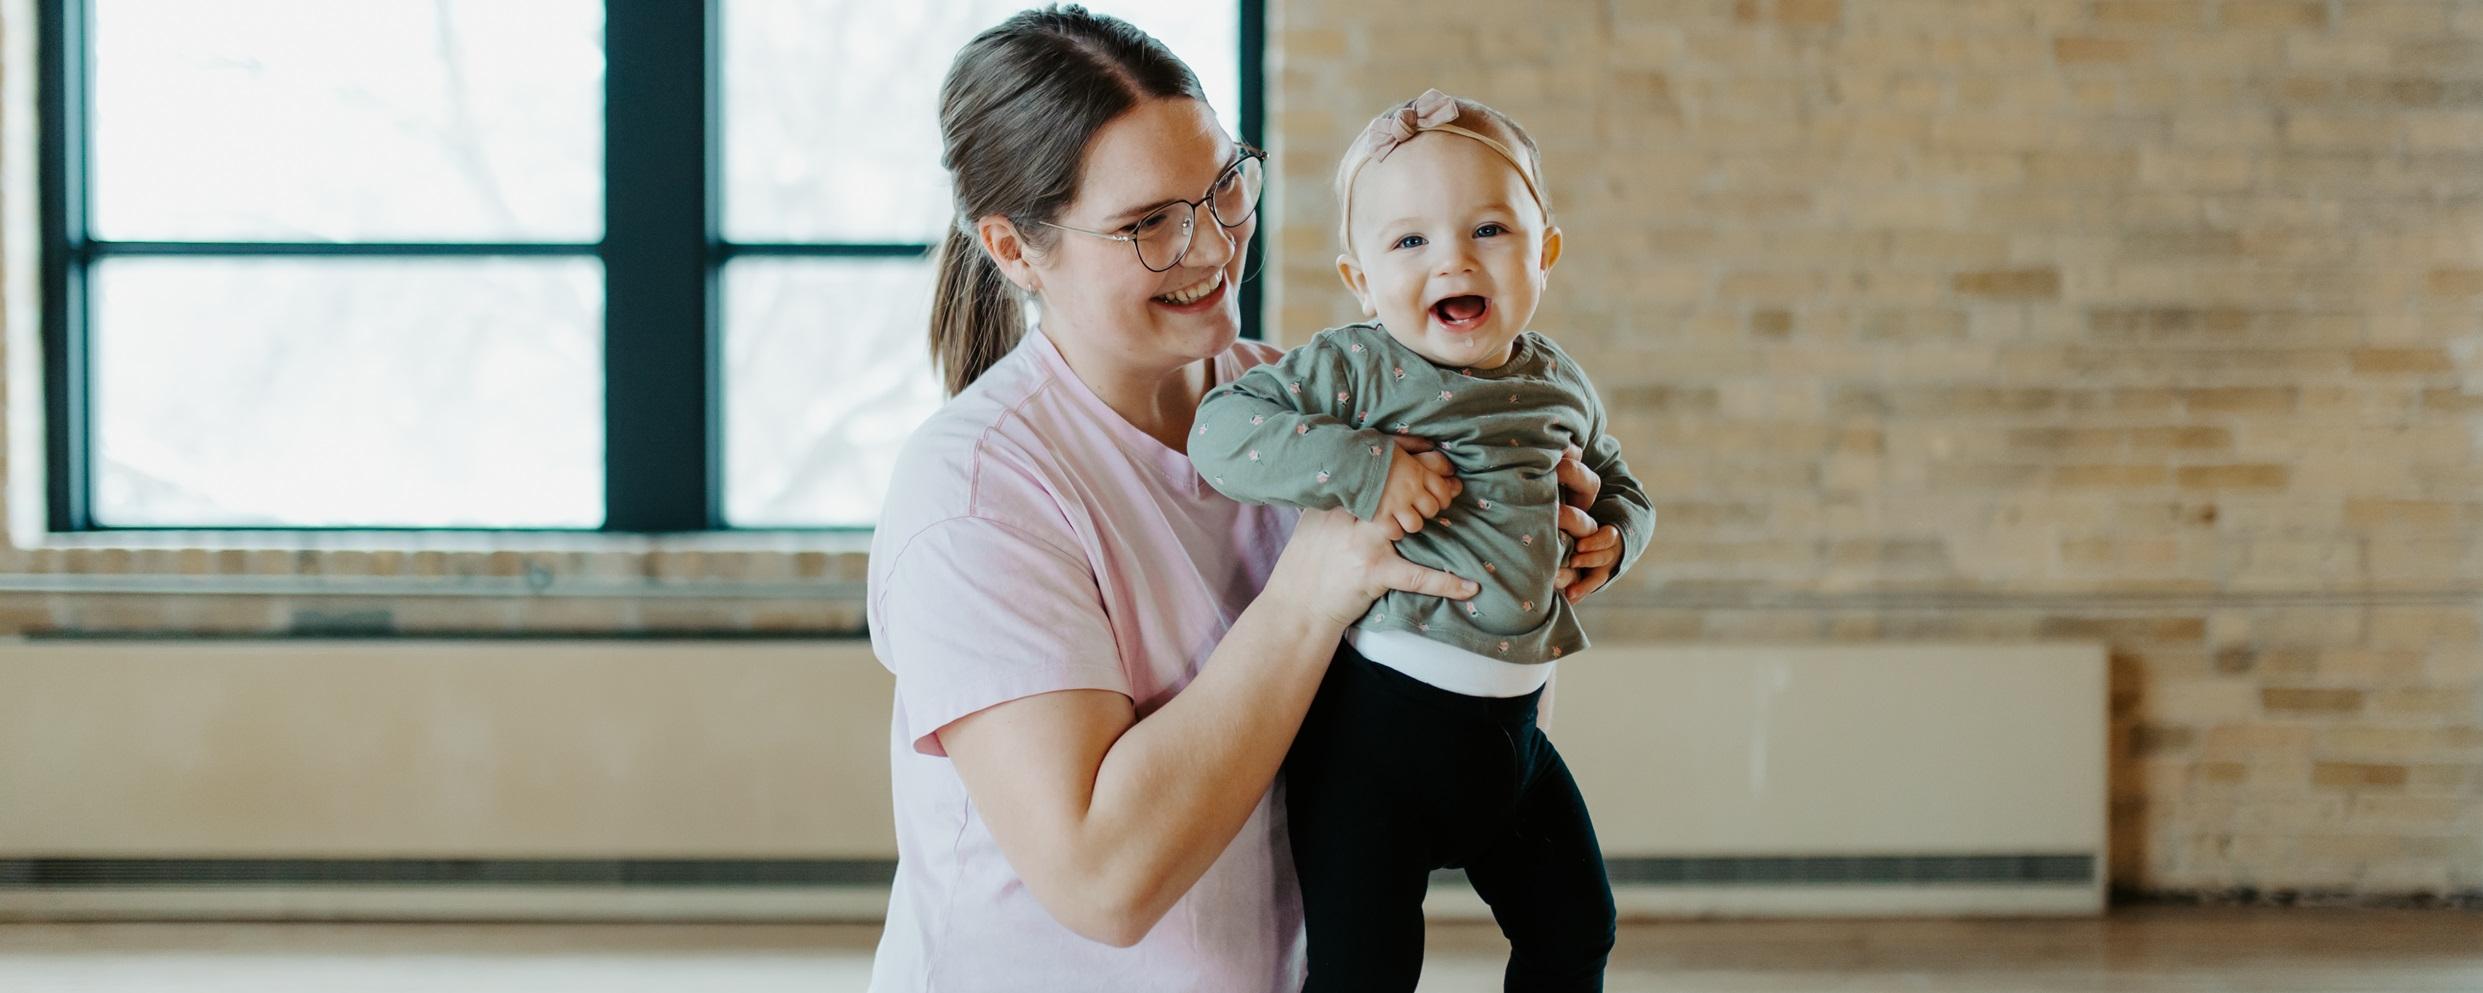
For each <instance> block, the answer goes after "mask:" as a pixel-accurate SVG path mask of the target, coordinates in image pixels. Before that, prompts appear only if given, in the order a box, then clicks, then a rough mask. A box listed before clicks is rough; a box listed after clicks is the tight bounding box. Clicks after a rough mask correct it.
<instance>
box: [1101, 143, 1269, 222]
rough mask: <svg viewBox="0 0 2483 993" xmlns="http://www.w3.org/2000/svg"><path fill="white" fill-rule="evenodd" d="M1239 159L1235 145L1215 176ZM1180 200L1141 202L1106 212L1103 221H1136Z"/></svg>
mask: <svg viewBox="0 0 2483 993" xmlns="http://www.w3.org/2000/svg"><path fill="white" fill-rule="evenodd" d="M1241 160H1242V150H1241V149H1240V148H1238V147H1237V148H1235V149H1233V154H1232V155H1230V156H1228V157H1226V158H1225V160H1224V164H1223V165H1220V166H1217V167H1216V176H1217V177H1218V178H1222V177H1223V175H1224V170H1226V169H1230V168H1233V164H1234V163H1236V162H1239V161H1241ZM1208 182H1210V183H1213V182H1215V180H1212V179H1211V180H1208ZM1180 202H1181V198H1180V197H1166V198H1164V199H1162V200H1158V201H1156V202H1154V203H1150V204H1141V205H1139V206H1136V207H1131V208H1129V209H1127V210H1124V211H1121V212H1120V213H1117V214H1108V215H1106V216H1105V220H1104V223H1105V225H1106V226H1110V225H1115V224H1122V223H1126V222H1131V221H1136V220H1137V219H1139V218H1141V217H1145V216H1147V215H1148V214H1149V213H1152V212H1154V211H1155V210H1157V209H1159V208H1162V207H1163V206H1165V205H1167V204H1175V203H1180Z"/></svg>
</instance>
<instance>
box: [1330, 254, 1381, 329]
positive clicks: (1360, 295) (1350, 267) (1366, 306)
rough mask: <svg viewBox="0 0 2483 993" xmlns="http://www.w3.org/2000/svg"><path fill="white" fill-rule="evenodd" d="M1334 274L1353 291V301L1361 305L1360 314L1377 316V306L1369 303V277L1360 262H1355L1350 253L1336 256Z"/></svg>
mask: <svg viewBox="0 0 2483 993" xmlns="http://www.w3.org/2000/svg"><path fill="white" fill-rule="evenodd" d="M1336 275H1337V278H1339V279H1342V280H1344V281H1345V288H1346V289H1347V290H1351V291H1352V292H1353V295H1354V301H1355V302H1357V303H1360V304H1361V305H1362V316H1364V317H1378V316H1379V308H1378V307H1375V306H1372V305H1371V277H1370V276H1369V275H1368V274H1366V273H1364V272H1363V271H1362V266H1361V264H1360V263H1357V262H1355V261H1354V257H1353V256H1352V255H1350V254H1347V255H1339V256H1337V257H1336Z"/></svg>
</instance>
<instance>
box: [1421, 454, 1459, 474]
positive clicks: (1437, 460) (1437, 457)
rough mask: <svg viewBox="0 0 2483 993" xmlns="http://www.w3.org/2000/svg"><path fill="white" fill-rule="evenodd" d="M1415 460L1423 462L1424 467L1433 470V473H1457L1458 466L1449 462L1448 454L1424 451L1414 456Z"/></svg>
mask: <svg viewBox="0 0 2483 993" xmlns="http://www.w3.org/2000/svg"><path fill="white" fill-rule="evenodd" d="M1414 461H1416V462H1420V463H1422V464H1423V468H1425V469H1429V470H1431V472H1432V474H1433V475H1439V476H1455V475H1457V467H1456V466H1454V465H1451V464H1450V463H1449V461H1448V456H1446V455H1442V454H1440V453H1438V452H1423V453H1421V454H1419V455H1416V456H1414Z"/></svg>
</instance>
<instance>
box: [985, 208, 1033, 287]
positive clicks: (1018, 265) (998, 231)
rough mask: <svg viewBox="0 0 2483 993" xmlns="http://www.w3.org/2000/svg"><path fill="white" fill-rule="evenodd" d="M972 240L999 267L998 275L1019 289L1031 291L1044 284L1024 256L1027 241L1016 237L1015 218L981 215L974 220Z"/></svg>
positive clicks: (1031, 263)
mask: <svg viewBox="0 0 2483 993" xmlns="http://www.w3.org/2000/svg"><path fill="white" fill-rule="evenodd" d="M974 240H975V243H976V244H978V245H981V246H982V248H983V254H985V255H988V256H990V257H991V260H992V264H993V265H996V266H998V267H1000V275H1002V276H1003V277H1006V278H1007V279H1008V281H1009V282H1011V283H1014V284H1016V285H1017V288H1018V289H1020V290H1024V291H1026V292H1028V293H1033V292H1035V291H1037V290H1040V289H1042V288H1043V283H1042V280H1041V279H1039V278H1038V277H1037V275H1036V273H1035V266H1034V263H1033V262H1031V261H1028V259H1027V258H1026V243H1025V241H1023V240H1022V239H1020V238H1019V237H1018V231H1017V222H1015V221H1012V220H1009V219H1008V218H1006V217H1003V216H1001V215H999V214H987V215H984V216H983V217H982V218H981V219H980V220H977V221H975V222H974Z"/></svg>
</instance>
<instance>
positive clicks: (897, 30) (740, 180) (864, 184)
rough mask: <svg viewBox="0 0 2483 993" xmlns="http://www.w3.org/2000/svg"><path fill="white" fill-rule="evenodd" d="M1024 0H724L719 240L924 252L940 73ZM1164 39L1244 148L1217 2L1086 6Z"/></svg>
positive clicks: (943, 193) (1229, 13) (1232, 32)
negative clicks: (901, 246) (870, 244)
mask: <svg viewBox="0 0 2483 993" xmlns="http://www.w3.org/2000/svg"><path fill="white" fill-rule="evenodd" d="M1025 6H1027V4H1026V0H928V2H923V3H886V2H870V0H725V4H724V14H725V18H724V25H725V27H724V38H725V48H724V51H725V59H724V67H725V71H724V134H725V173H726V176H727V177H728V181H729V183H730V185H728V186H727V187H726V188H725V194H726V195H725V206H724V215H725V227H724V231H725V237H726V238H727V239H728V240H732V241H738V242H768V241H782V242H807V241H894V242H909V243H910V242H931V241H936V240H938V237H939V235H940V233H941V231H942V230H943V228H944V226H945V225H946V223H947V218H948V211H949V205H948V177H947V175H946V174H945V173H943V172H941V170H940V128H939V91H940V80H941V78H942V77H943V76H945V75H946V74H947V72H948V63H949V60H950V59H951V58H953V57H955V56H956V54H957V49H958V48H959V47H960V46H962V45H964V44H965V43H966V42H967V41H968V40H970V39H972V38H973V37H974V35H975V34H976V33H978V32H980V31H982V30H983V29H985V28H988V27H991V26H992V25H994V24H997V23H999V22H1000V21H1001V19H1002V18H1005V17H1007V16H1008V15H1010V14H1013V13H1016V12H1017V11H1018V10H1020V9H1022V8H1024V7H1025ZM1087 6H1088V7H1090V8H1092V9H1094V10H1096V11H1099V12H1102V13H1107V14H1112V15H1115V16H1118V17H1122V18H1126V19H1128V20H1129V21H1130V22H1131V23H1133V24H1136V25H1138V26H1139V27H1140V28H1142V29H1144V30H1146V31H1148V32H1149V33H1152V34H1154V35H1155V36H1156V37H1157V38H1160V39H1163V41H1164V43H1165V44H1166V45H1168V46H1170V47H1171V48H1172V50H1173V52H1174V53H1175V54H1178V55H1180V56H1181V58H1182V60H1183V61H1185V62H1188V63H1189V64H1190V69H1191V71H1193V72H1196V73H1197V74H1198V77H1199V82H1200V84H1201V85H1202V86H1204V87H1205V88H1206V90H1207V100H1208V102H1209V103H1211V104H1214V105H1215V108H1216V111H1217V113H1218V114H1219V115H1221V116H1222V117H1223V119H1224V124H1225V130H1227V131H1229V132H1231V133H1233V134H1235V135H1239V134H1240V133H1241V132H1240V129H1239V128H1238V126H1237V124H1236V122H1237V121H1238V120H1239V116H1238V115H1239V114H1240V111H1241V104H1240V93H1241V81H1240V65H1241V59H1240V49H1241V40H1240V38H1241V35H1240V30H1241V29H1240V23H1241V15H1240V13H1239V10H1238V8H1237V6H1236V5H1235V4H1234V3H1231V2H1224V3H1177V2H1172V0H1137V2H1119V3H1113V2H1103V3H1089V4H1087Z"/></svg>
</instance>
